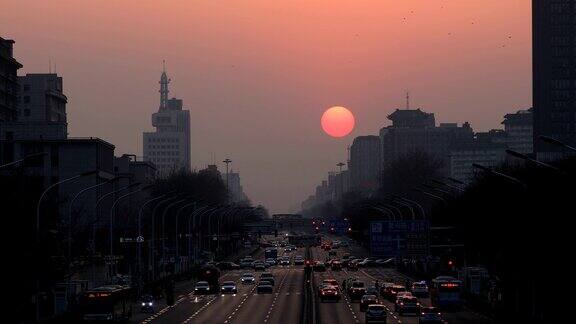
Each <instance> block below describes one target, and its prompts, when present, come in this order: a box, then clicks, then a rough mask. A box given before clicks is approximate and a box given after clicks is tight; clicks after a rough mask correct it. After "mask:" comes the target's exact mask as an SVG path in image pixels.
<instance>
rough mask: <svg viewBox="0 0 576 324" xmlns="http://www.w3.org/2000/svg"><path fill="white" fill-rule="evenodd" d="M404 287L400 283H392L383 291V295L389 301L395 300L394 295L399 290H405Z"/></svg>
mask: <svg viewBox="0 0 576 324" xmlns="http://www.w3.org/2000/svg"><path fill="white" fill-rule="evenodd" d="M405 291H406V287H404V286H401V285H393V286H391V287H389V288H387V289H386V290H385V291H384V296H385V297H386V298H387V299H388V300H389V301H391V302H394V301H396V295H397V294H398V293H399V292H405Z"/></svg>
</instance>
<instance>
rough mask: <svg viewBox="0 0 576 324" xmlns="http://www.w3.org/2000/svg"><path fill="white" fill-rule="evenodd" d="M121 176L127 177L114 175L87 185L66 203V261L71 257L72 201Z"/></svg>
mask: <svg viewBox="0 0 576 324" xmlns="http://www.w3.org/2000/svg"><path fill="white" fill-rule="evenodd" d="M121 178H129V177H127V176H118V177H114V178H112V179H108V180H106V181H104V182H102V183H98V184H95V185H92V186H89V187H86V188H84V189H82V190H80V191H78V193H76V195H74V197H73V198H72V200H71V201H70V204H68V260H69V261H68V262H70V261H71V258H72V210H73V208H72V207H73V206H74V202H75V201H76V199H78V197H80V196H81V195H82V194H83V193H85V192H87V191H89V190H92V189H96V188H99V187H101V186H104V185H107V184H110V183H112V182H114V181H116V180H119V179H121Z"/></svg>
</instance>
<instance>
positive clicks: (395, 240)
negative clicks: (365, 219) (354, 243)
mask: <svg viewBox="0 0 576 324" xmlns="http://www.w3.org/2000/svg"><path fill="white" fill-rule="evenodd" d="M429 230H430V225H429V223H428V221H427V220H423V219H414V220H385V221H384V220H383V221H375V222H371V223H370V252H371V254H372V255H373V256H379V257H397V256H408V257H420V256H426V255H427V254H428V246H429V245H428V235H429Z"/></svg>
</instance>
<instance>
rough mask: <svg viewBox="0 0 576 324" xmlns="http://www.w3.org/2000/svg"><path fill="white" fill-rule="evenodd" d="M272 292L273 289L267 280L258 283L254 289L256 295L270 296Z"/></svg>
mask: <svg viewBox="0 0 576 324" xmlns="http://www.w3.org/2000/svg"><path fill="white" fill-rule="evenodd" d="M273 292H274V287H272V285H271V284H270V282H269V281H267V280H263V281H260V282H259V283H258V286H257V287H256V293H258V294H271V293H273Z"/></svg>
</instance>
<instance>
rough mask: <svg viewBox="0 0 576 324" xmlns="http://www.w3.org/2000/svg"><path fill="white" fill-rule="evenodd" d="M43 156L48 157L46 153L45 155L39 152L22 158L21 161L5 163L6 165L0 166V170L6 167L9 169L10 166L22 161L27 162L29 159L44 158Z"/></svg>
mask: <svg viewBox="0 0 576 324" xmlns="http://www.w3.org/2000/svg"><path fill="white" fill-rule="evenodd" d="M44 155H48V153H46V152H40V153H34V154H30V155H26V156H25V157H23V158H21V159H19V160H16V161H12V162H10V163H6V164H2V165H0V169H3V168H7V167H10V166H13V165H16V164H19V163H22V162H24V161H27V160H29V159H33V158H35V157H38V156H44Z"/></svg>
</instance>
